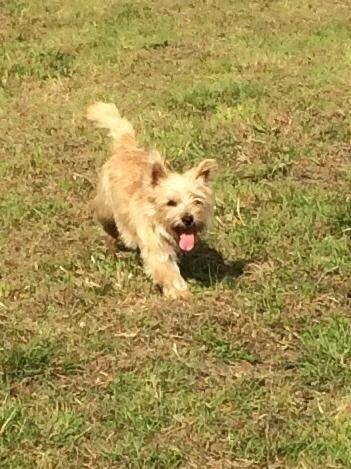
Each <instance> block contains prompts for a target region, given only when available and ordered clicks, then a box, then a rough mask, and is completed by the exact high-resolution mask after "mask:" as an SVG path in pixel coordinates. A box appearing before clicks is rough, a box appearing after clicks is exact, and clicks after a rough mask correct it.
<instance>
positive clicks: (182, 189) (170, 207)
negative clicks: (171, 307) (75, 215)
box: [86, 102, 217, 299]
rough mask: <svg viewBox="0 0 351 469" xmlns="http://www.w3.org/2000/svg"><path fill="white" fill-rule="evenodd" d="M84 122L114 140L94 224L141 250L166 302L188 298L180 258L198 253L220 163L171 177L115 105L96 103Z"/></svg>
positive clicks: (205, 163)
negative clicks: (212, 179) (213, 175)
mask: <svg viewBox="0 0 351 469" xmlns="http://www.w3.org/2000/svg"><path fill="white" fill-rule="evenodd" d="M86 117H87V119H88V120H90V121H93V122H94V123H95V125H96V126H97V127H101V128H105V129H108V130H109V135H110V136H111V137H112V139H113V155H112V157H111V158H110V159H109V160H107V161H106V163H105V164H104V165H103V167H102V170H101V173H100V176H99V181H98V186H97V193H96V197H95V199H94V201H93V210H94V212H95V217H96V219H97V220H98V222H100V224H101V225H102V227H103V229H104V230H105V231H106V232H107V233H108V234H109V235H110V236H112V237H113V238H118V237H119V238H120V239H121V240H122V242H123V244H124V245H125V246H126V247H127V248H130V249H139V250H140V254H141V257H142V260H143V263H144V267H145V271H146V273H147V274H148V275H149V276H151V278H152V280H153V282H154V283H155V284H157V285H159V286H160V287H161V288H162V291H163V294H164V295H165V296H166V297H170V298H173V299H176V298H181V297H185V296H186V295H187V294H188V293H189V291H188V287H187V284H186V282H185V280H184V279H183V278H182V276H181V274H180V270H179V267H178V265H177V259H178V255H179V254H180V253H181V252H189V251H191V250H192V249H193V248H194V246H195V244H196V242H197V240H198V237H199V235H200V234H201V233H202V232H203V231H204V230H205V228H206V227H207V225H208V222H209V220H210V218H211V215H212V212H213V195H212V190H211V187H210V176H211V174H212V173H213V171H214V170H215V169H216V167H217V164H216V161H215V160H214V159H205V160H203V161H201V162H200V163H199V164H198V165H197V166H195V167H193V168H191V169H189V170H188V171H186V172H184V173H183V174H179V173H176V172H173V171H171V170H170V169H169V167H168V165H167V164H166V162H165V161H164V159H163V158H162V157H161V155H160V153H159V152H157V151H154V150H149V151H146V150H144V149H142V148H140V147H139V146H138V143H137V140H136V136H135V131H134V128H133V126H132V124H131V123H130V122H129V121H128V120H127V119H126V118H124V117H122V116H121V115H120V113H119V111H118V109H117V108H116V106H115V105H114V104H108V103H101V102H99V103H96V104H92V105H91V106H89V107H88V109H87V115H86Z"/></svg>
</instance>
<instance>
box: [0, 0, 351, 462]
mask: <svg viewBox="0 0 351 469" xmlns="http://www.w3.org/2000/svg"><path fill="white" fill-rule="evenodd" d="M349 16H350V15H349V11H348V5H347V4H346V3H345V2H344V3H343V2H335V1H331V0H325V1H324V2H320V1H317V0H311V1H310V2H308V3H306V2H303V1H302V0H296V1H294V2H283V1H280V0H278V1H275V2H255V1H251V0H250V1H245V2H244V1H239V0H238V1H235V2H234V1H232V0H223V1H221V2H210V1H204V2H202V3H201V5H200V4H197V3H196V2H190V1H188V0H185V1H182V2H178V1H176V2H170V1H169V0H156V1H154V2H147V1H146V0H140V1H138V2H129V1H126V0H123V1H120V2H111V1H109V2H107V1H102V2H96V1H95V0H84V1H83V0H78V1H76V2H68V1H67V0H61V1H60V2H54V1H53V2H41V1H39V0H32V1H31V2H23V1H20V0H14V1H12V2H4V1H0V19H1V25H2V26H1V32H0V39H1V40H0V129H1V132H0V139H1V145H0V175H1V182H2V184H1V187H2V190H1V193H0V209H1V215H2V223H1V226H0V247H1V253H2V254H1V272H0V403H1V404H0V465H1V467H2V468H4V469H17V468H26V469H27V468H43V469H44V468H45V469H47V468H76V467H82V468H85V467H86V468H94V469H98V468H106V467H109V468H110V467H111V468H114V467H130V468H157V469H159V468H167V469H168V468H178V467H179V468H183V467H189V468H190V467H199V468H203V467H209V468H210V467H213V468H216V467H218V468H219V467H223V468H230V467H240V468H263V467H266V468H278V467H279V468H294V469H296V468H301V469H305V468H320V467H325V468H328V467H330V468H344V467H350V460H351V454H350V447H351V427H350V409H351V407H350V405H351V404H350V387H351V375H350V371H349V370H350V360H351V352H350V350H351V323H350V297H351V293H350V288H351V284H350V275H351V255H350V247H351V245H350V230H351V206H350V195H349V193H350V181H351V177H350V175H351V164H350V157H349V153H350V136H351V134H350V123H351V122H350V113H349V101H350V99H351V95H350V86H349V76H350V70H351V46H350V44H351V43H350V38H351V26H350V21H349ZM100 99H105V100H109V101H114V102H116V103H117V104H118V106H119V107H120V108H121V110H122V111H123V112H124V113H125V114H126V115H127V116H128V117H129V118H130V119H131V120H132V121H133V122H134V123H135V126H136V127H137V129H138V133H139V135H140V139H141V140H142V141H143V142H144V143H145V144H149V145H151V146H153V147H157V148H158V149H159V150H160V151H162V152H163V153H164V154H165V155H167V157H168V159H169V160H170V161H171V163H172V164H173V166H174V167H175V168H177V169H182V168H184V167H188V166H189V165H191V164H193V163H195V162H198V161H199V160H201V159H202V158H207V157H216V158H217V159H218V162H219V164H220V169H219V171H218V175H217V178H216V181H215V187H216V223H215V224H214V225H213V227H212V228H211V230H210V232H209V233H208V236H207V238H206V242H205V243H204V244H203V245H202V246H200V247H199V249H198V251H197V252H194V254H193V255H192V256H191V257H186V258H185V259H184V261H183V266H182V269H183V271H184V273H185V275H186V276H187V278H188V281H189V282H190V285H191V290H192V291H193V297H192V299H191V300H190V301H189V302H188V303H186V304H184V303H177V302H173V303H172V302H168V301H165V300H164V299H162V298H161V297H160V295H159V292H158V291H157V289H156V288H154V287H153V286H152V285H151V284H150V282H149V281H148V279H147V278H146V277H145V276H144V274H143V272H142V268H141V266H140V263H139V260H138V257H137V255H135V254H133V253H126V252H122V251H121V252H116V253H112V252H110V251H109V250H108V249H107V247H106V244H105V241H104V237H103V236H102V234H101V232H100V230H99V228H98V227H97V226H96V224H95V223H94V222H93V220H92V219H91V217H90V214H89V209H88V202H89V200H90V199H91V197H92V192H93V189H94V183H95V174H96V170H97V168H99V166H100V165H101V163H102V161H104V158H105V157H106V155H108V151H109V147H108V143H107V139H106V138H105V136H104V135H103V134H102V133H100V132H98V131H95V130H92V128H91V127H90V126H89V125H88V124H87V123H86V122H85V120H84V109H85V106H86V105H87V104H89V103H91V102H94V101H96V100H100Z"/></svg>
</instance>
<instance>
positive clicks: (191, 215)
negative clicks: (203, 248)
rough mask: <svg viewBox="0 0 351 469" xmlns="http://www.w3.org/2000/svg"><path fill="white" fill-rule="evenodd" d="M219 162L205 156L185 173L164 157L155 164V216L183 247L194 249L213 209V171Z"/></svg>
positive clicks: (153, 180)
mask: <svg viewBox="0 0 351 469" xmlns="http://www.w3.org/2000/svg"><path fill="white" fill-rule="evenodd" d="M216 167H217V164H216V161H215V160H213V159H208V160H204V161H202V162H201V163H199V164H198V165H197V166H195V167H194V168H191V169H190V170H188V171H186V172H185V173H183V174H178V173H174V172H170V171H169V170H168V168H167V167H166V166H165V164H164V163H163V162H162V160H159V161H155V162H154V164H153V165H152V173H151V179H152V186H153V193H154V203H155V206H156V207H155V208H156V210H157V214H156V216H157V217H158V221H159V223H160V224H162V225H163V226H164V228H165V229H166V230H167V232H168V233H169V234H170V235H171V236H172V237H173V238H174V239H175V241H176V242H177V244H178V246H179V248H180V249H181V250H182V251H191V250H192V249H193V247H194V245H195V243H196V241H197V238H198V236H199V234H200V233H201V231H203V230H204V228H205V227H206V225H207V223H208V220H209V218H210V216H211V213H212V205H213V202H212V191H211V188H210V185H209V182H210V176H211V173H212V172H213V171H214V170H215V169H216Z"/></svg>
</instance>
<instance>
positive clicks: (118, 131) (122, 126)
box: [86, 103, 135, 143]
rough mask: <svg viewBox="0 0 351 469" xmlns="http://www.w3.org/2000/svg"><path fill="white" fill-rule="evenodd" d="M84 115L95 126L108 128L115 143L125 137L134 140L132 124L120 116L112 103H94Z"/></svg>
mask: <svg viewBox="0 0 351 469" xmlns="http://www.w3.org/2000/svg"><path fill="white" fill-rule="evenodd" d="M86 117H87V119H88V120H90V121H93V122H94V123H95V125H96V127H101V128H103V129H108V130H109V135H110V136H111V137H112V138H113V140H114V141H115V142H116V143H119V142H121V141H122V140H124V139H125V138H126V137H127V139H128V140H130V139H131V140H133V141H135V132H134V128H133V126H132V124H131V123H130V122H129V121H128V120H127V119H126V118H125V117H121V115H120V113H119V111H118V109H117V108H116V106H115V105H114V104H112V103H96V104H92V105H91V106H89V107H88V109H87V114H86Z"/></svg>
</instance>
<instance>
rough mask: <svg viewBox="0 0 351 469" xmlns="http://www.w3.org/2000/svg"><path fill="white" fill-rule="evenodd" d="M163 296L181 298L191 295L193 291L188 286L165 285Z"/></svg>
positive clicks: (173, 298) (174, 298)
mask: <svg viewBox="0 0 351 469" xmlns="http://www.w3.org/2000/svg"><path fill="white" fill-rule="evenodd" d="M163 296H164V297H166V298H170V299H172V300H179V299H186V298H189V297H190V296H191V293H190V291H189V290H188V289H187V288H184V289H177V288H174V287H171V288H166V287H164V288H163Z"/></svg>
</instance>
